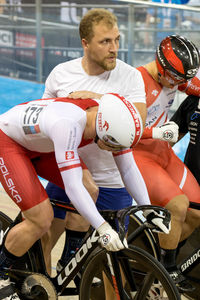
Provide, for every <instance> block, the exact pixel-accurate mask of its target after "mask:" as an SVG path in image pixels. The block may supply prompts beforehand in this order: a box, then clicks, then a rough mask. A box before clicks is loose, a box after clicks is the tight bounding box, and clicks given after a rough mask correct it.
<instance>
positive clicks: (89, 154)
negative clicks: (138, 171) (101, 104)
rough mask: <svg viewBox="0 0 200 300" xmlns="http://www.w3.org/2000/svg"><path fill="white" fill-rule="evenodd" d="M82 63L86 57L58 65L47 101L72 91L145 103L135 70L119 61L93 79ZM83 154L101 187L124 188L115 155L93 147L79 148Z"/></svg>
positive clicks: (48, 83)
mask: <svg viewBox="0 0 200 300" xmlns="http://www.w3.org/2000/svg"><path fill="white" fill-rule="evenodd" d="M81 62H82V58H78V59H75V60H71V61H68V62H65V63H62V64H59V65H58V66H56V67H55V68H54V69H53V71H52V72H51V73H50V75H49V76H48V78H47V80H46V83H45V92H44V95H43V98H49V97H50V98H51V97H64V96H65V97H66V96H68V94H69V93H71V92H75V91H83V90H85V91H91V92H95V93H100V94H105V93H112V92H114V93H117V94H120V95H121V96H123V97H125V98H126V99H127V100H128V101H130V102H134V103H136V102H141V103H145V101H146V100H145V90H144V83H143V80H142V76H141V74H140V72H139V71H138V70H136V69H135V68H133V67H131V66H130V65H128V64H126V63H124V62H122V61H121V60H117V62H116V67H115V68H114V69H113V70H111V71H105V72H104V73H102V74H100V75H97V76H90V75H88V74H87V73H86V72H85V71H84V69H83V67H82V63H81ZM96 101H98V100H96ZM79 154H80V156H81V157H82V159H83V161H84V162H85V164H86V165H87V167H88V169H89V170H90V172H91V174H92V176H93V179H94V180H95V182H96V184H97V185H98V186H101V187H110V188H121V187H124V184H123V182H122V179H121V176H120V173H119V171H118V169H117V167H116V164H115V161H114V159H113V156H112V154H111V153H109V152H107V151H103V150H100V149H99V148H98V146H97V145H96V144H91V145H87V146H85V147H82V148H81V149H79Z"/></svg>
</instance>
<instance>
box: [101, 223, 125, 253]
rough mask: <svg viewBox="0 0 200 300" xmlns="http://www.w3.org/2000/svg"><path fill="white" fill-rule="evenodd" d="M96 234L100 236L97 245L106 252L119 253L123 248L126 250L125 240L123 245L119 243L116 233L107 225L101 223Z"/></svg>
mask: <svg viewBox="0 0 200 300" xmlns="http://www.w3.org/2000/svg"><path fill="white" fill-rule="evenodd" d="M97 232H98V234H99V235H100V238H99V243H100V244H101V246H102V247H103V248H106V250H108V251H119V250H121V249H124V248H128V244H127V241H126V239H124V241H123V243H122V242H121V240H120V238H119V235H118V233H117V232H116V231H115V230H113V229H112V227H111V226H110V225H109V224H108V223H107V222H105V223H103V224H102V225H101V226H100V227H99V228H98V229H97Z"/></svg>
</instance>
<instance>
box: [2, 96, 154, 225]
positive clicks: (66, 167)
mask: <svg viewBox="0 0 200 300" xmlns="http://www.w3.org/2000/svg"><path fill="white" fill-rule="evenodd" d="M92 106H98V103H97V102H96V101H94V100H92V99H85V100H72V99H67V98H57V99H48V100H45V99H43V100H35V101H30V102H28V103H24V104H20V105H17V106H15V107H14V108H12V109H10V110H9V111H7V112H6V113H4V114H2V115H1V117H0V129H1V130H2V131H3V132H4V133H5V134H6V135H7V136H9V137H10V138H11V139H12V140H14V141H16V142H17V143H18V144H20V145H21V146H23V147H24V148H26V149H28V150H30V151H36V152H38V153H49V152H55V158H56V162H57V165H58V168H59V171H60V173H61V176H62V179H63V183H64V186H65V191H66V193H67V195H68V197H69V199H70V200H71V202H72V203H73V204H74V206H75V207H76V208H77V210H78V211H79V212H80V214H81V215H82V216H83V217H85V218H86V219H87V220H88V221H89V223H90V224H92V226H93V227H95V228H98V227H99V226H100V225H101V224H102V223H103V222H104V219H103V218H102V216H101V215H100V214H99V212H98V211H97V209H96V206H95V204H94V202H93V200H92V198H91V196H90V195H89V193H88V191H87V190H86V188H85V187H84V185H83V183H82V169H81V164H80V160H79V155H78V147H80V146H81V145H82V144H83V143H90V142H91V140H88V141H85V140H84V139H83V132H84V129H85V126H86V121H87V117H86V112H85V110H86V109H87V108H89V107H92ZM11 148H12V146H11ZM114 159H115V162H116V164H117V165H118V168H119V170H120V173H121V176H122V178H123V180H124V182H125V184H126V186H127V189H128V191H129V192H130V194H131V196H132V197H134V198H135V200H136V201H137V202H138V204H150V201H149V197H148V194H147V190H145V189H143V190H142V192H141V190H140V187H138V185H139V184H138V183H141V182H142V183H143V184H144V182H143V179H142V176H141V174H140V172H139V170H138V168H137V166H136V164H135V161H134V158H133V156H132V153H131V150H124V151H121V152H119V153H118V154H115V155H114ZM10 160H12V156H11V157H10ZM47 168H48V167H47ZM46 171H47V169H46ZM12 176H13V180H12V182H15V178H16V177H17V176H18V173H17V174H12ZM14 177H15V178H14ZM30 180H31V178H30ZM140 186H141V184H140Z"/></svg>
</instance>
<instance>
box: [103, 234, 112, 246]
mask: <svg viewBox="0 0 200 300" xmlns="http://www.w3.org/2000/svg"><path fill="white" fill-rule="evenodd" d="M101 241H102V244H103V245H104V246H106V245H107V244H108V243H109V242H110V234H108V233H106V234H104V235H103V236H102V240H101Z"/></svg>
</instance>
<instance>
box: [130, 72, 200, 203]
mask: <svg viewBox="0 0 200 300" xmlns="http://www.w3.org/2000/svg"><path fill="white" fill-rule="evenodd" d="M138 70H140V72H141V74H142V76H143V79H144V83H145V90H146V96H147V107H148V113H147V119H146V126H147V128H148V127H152V126H160V125H162V124H164V123H165V122H166V121H167V118H168V111H169V108H170V107H171V105H172V103H173V100H174V97H175V93H176V90H177V88H178V87H177V86H175V87H174V88H172V89H169V88H166V87H163V86H161V85H160V84H159V83H158V82H156V81H155V80H154V79H153V78H152V76H151V75H150V74H149V73H148V71H147V70H146V69H145V68H144V67H139V68H138ZM199 74H200V71H199V73H198V74H197V76H199ZM192 82H194V83H195V84H194V83H192ZM192 82H189V83H187V84H184V85H182V86H181V87H179V89H180V90H185V91H186V92H187V93H189V92H194V91H196V92H197V90H198V91H199V92H200V85H199V86H197V85H196V83H198V84H199V83H200V81H199V80H198V78H194V79H193V81H192ZM144 136H145V132H144ZM133 154H134V157H135V160H136V162H137V165H138V167H139V169H140V171H141V173H142V175H143V178H144V180H145V183H146V185H147V189H148V192H149V196H150V199H151V203H152V204H156V205H161V206H165V205H166V204H167V203H168V202H169V201H170V200H171V199H173V198H174V197H176V196H178V195H181V194H183V193H184V194H186V195H187V197H188V198H189V200H190V201H192V202H198V203H200V187H199V185H198V183H197V181H196V180H195V178H194V176H193V175H192V174H191V172H190V171H189V170H188V168H187V167H186V166H185V165H184V164H183V162H182V161H181V160H180V159H179V158H178V157H177V156H176V155H175V154H174V152H173V150H172V148H171V147H170V145H169V144H168V142H164V141H159V140H153V139H151V138H148V139H141V140H140V142H139V144H138V145H137V146H136V147H135V148H134V149H133Z"/></svg>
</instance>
